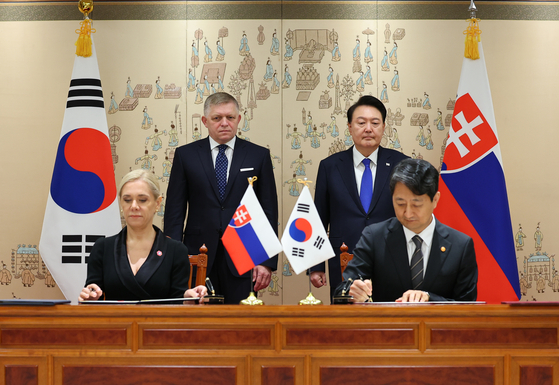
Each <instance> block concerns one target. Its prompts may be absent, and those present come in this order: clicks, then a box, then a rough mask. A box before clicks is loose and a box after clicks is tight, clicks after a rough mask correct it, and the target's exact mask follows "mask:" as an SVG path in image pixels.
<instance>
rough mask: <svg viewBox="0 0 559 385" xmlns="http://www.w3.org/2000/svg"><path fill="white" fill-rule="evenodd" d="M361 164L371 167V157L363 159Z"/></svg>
mask: <svg viewBox="0 0 559 385" xmlns="http://www.w3.org/2000/svg"><path fill="white" fill-rule="evenodd" d="M363 164H364V165H365V169H367V168H371V167H369V166H370V164H371V159H369V158H365V159H363Z"/></svg>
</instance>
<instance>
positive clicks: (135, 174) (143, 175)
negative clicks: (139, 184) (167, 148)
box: [118, 168, 161, 200]
mask: <svg viewBox="0 0 559 385" xmlns="http://www.w3.org/2000/svg"><path fill="white" fill-rule="evenodd" d="M136 180H143V181H144V182H146V183H147V185H148V186H149V189H150V191H151V193H152V194H153V197H154V198H155V199H156V200H157V199H158V198H159V197H160V196H161V192H160V191H159V182H158V181H157V177H156V176H155V174H153V173H151V172H149V171H146V170H144V169H141V168H140V169H138V170H132V171H130V172H129V173H128V174H126V175H124V176H123V177H122V180H121V181H120V185H119V186H118V197H119V198H122V188H123V187H124V185H125V184H126V183H128V182H134V181H136Z"/></svg>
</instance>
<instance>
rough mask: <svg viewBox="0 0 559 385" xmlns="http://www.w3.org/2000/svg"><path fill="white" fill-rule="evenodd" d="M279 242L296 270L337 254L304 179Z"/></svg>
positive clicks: (299, 270)
mask: <svg viewBox="0 0 559 385" xmlns="http://www.w3.org/2000/svg"><path fill="white" fill-rule="evenodd" d="M281 243H282V245H283V251H284V253H285V255H286V256H287V259H288V260H289V263H290V264H291V267H293V270H294V271H295V273H296V274H299V273H301V272H303V271H305V270H306V269H308V268H310V267H313V266H314V265H316V264H318V263H321V262H324V261H326V260H327V259H330V258H332V257H333V256H334V255H336V254H335V253H334V249H332V245H331V244H330V242H329V241H328V237H327V235H326V230H324V225H323V224H322V221H321V220H320V216H319V215H318V211H317V210H316V206H315V205H314V201H313V199H312V196H311V193H310V191H309V188H308V187H307V185H306V183H305V187H303V191H301V194H300V195H299V199H297V203H296V204H295V207H294V208H293V211H292V212H291V216H290V217H289V221H288V222H287V226H286V227H285V230H284V231H283V236H282V238H281Z"/></svg>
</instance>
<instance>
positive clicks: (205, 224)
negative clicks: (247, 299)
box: [164, 137, 278, 295]
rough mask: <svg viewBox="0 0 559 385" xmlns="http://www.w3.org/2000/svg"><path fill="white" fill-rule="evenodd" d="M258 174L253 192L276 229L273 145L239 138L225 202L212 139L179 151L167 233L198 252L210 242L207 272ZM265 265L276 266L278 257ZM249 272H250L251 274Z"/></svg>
mask: <svg viewBox="0 0 559 385" xmlns="http://www.w3.org/2000/svg"><path fill="white" fill-rule="evenodd" d="M253 176H256V177H258V180H257V181H256V182H254V184H253V187H254V192H255V193H256V196H257V197H258V200H259V201H260V204H261V205H262V208H263V209H264V213H265V214H266V216H267V217H268V220H269V221H270V224H271V225H272V227H273V228H274V230H276V233H277V227H278V197H277V192H276V182H275V179H274V172H273V168H272V161H271V158H270V151H269V150H268V149H266V148H264V147H261V146H258V145H256V144H253V143H250V142H247V141H245V140H242V139H239V138H237V139H236V141H235V148H234V150H233V159H232V160H231V167H230V169H229V178H228V179H227V188H226V190H225V198H224V200H223V202H220V200H219V193H218V190H217V180H216V177H215V168H214V163H213V160H212V155H211V150H210V142H209V139H208V138H207V137H206V138H205V139H201V140H198V141H196V142H193V143H190V144H187V145H184V146H181V147H179V148H178V149H177V150H176V151H175V158H174V160H173V168H172V169H171V177H170V179H169V186H168V188H167V198H166V202H165V217H164V232H165V234H167V235H168V236H170V237H171V238H173V239H177V240H180V241H183V242H184V244H185V245H186V247H187V248H188V251H189V253H191V254H198V250H199V248H200V246H202V244H206V247H207V248H208V274H209V273H210V271H211V269H212V266H213V263H214V261H215V257H216V250H217V248H218V244H219V241H220V239H221V236H222V234H223V232H224V231H225V229H226V228H227V225H228V224H229V222H230V221H231V218H232V217H233V214H234V213H235V210H237V207H238V206H239V203H240V202H241V198H242V197H243V195H244V193H245V191H246V189H247V186H248V179H247V178H249V177H253ZM187 209H188V218H187V220H186V226H185V225H184V220H185V218H186V214H187ZM183 230H184V231H183ZM225 254H226V255H225V258H226V260H227V265H228V266H229V269H230V271H231V272H232V274H233V275H235V276H239V274H238V273H237V269H236V268H235V265H234V264H233V261H232V260H231V258H230V257H229V254H227V252H226V251H225ZM262 265H264V266H268V267H270V268H271V269H272V270H275V269H276V268H277V257H274V258H271V259H269V260H268V261H266V262H264V263H262ZM246 274H247V276H249V274H250V272H249V273H246ZM223 294H226V293H223ZM247 295H248V293H247Z"/></svg>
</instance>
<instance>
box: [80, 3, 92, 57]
mask: <svg viewBox="0 0 559 385" xmlns="http://www.w3.org/2000/svg"><path fill="white" fill-rule="evenodd" d="M78 9H79V10H80V12H81V13H83V20H82V22H81V23H80V28H79V29H76V33H77V34H79V36H78V40H77V41H76V55H78V56H82V57H90V56H91V54H92V48H91V47H92V45H93V44H92V41H91V34H92V33H95V29H93V28H91V19H90V18H89V14H90V13H91V11H93V1H92V0H79V1H78Z"/></svg>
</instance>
